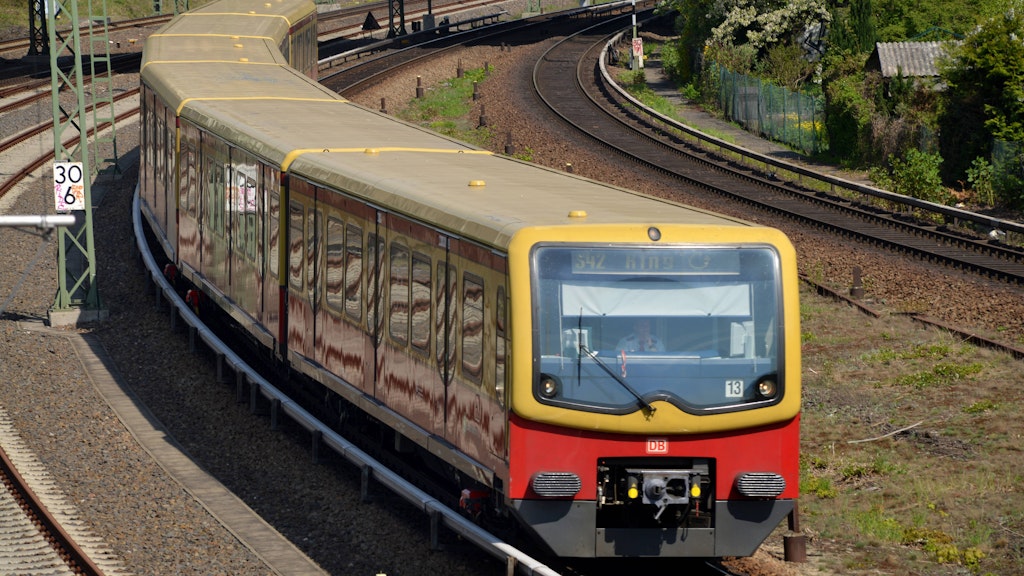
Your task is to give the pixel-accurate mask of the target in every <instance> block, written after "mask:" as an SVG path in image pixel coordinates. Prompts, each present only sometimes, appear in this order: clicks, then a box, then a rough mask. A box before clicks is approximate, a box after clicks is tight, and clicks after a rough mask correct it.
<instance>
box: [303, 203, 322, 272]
mask: <svg viewBox="0 0 1024 576" xmlns="http://www.w3.org/2000/svg"><path fill="white" fill-rule="evenodd" d="M306 218H307V220H306V234H305V235H304V236H303V238H305V239H306V247H305V253H306V286H309V287H310V288H311V289H312V288H313V287H314V286H316V282H315V280H316V278H315V276H314V275H315V274H316V263H317V261H316V257H317V252H318V250H317V244H318V242H317V239H318V237H319V236H320V234H319V232H320V227H319V226H318V224H319V223H320V211H319V210H310V211H309V212H308V213H307V214H306Z"/></svg>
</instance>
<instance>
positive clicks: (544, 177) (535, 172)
mask: <svg viewBox="0 0 1024 576" xmlns="http://www.w3.org/2000/svg"><path fill="white" fill-rule="evenodd" d="M252 5H260V4H259V3H255V2H251V1H247V0H223V1H221V2H217V3H215V4H214V5H211V6H209V7H207V8H206V9H205V10H206V11H207V12H208V14H207V15H209V16H211V18H212V17H214V16H215V15H216V14H224V13H226V11H229V10H231V9H235V8H233V7H236V6H237V7H239V9H241V8H242V7H249V6H252ZM271 5H272V6H276V7H277V9H279V10H280V11H281V12H282V13H289V12H296V13H298V12H302V11H303V10H306V9H310V8H311V7H312V6H313V5H312V4H311V3H309V2H308V1H306V0H274V1H273V2H272V3H271ZM288 7H293V8H288ZM198 11H200V12H202V11H204V8H200V9H198ZM231 18H233V19H237V16H232V17H231ZM176 22H177V20H176ZM209 23H210V27H209V28H208V30H214V29H215V28H216V26H215V24H216V21H215V20H210V22H209ZM173 27H174V25H173V24H172V25H171V27H170V28H173ZM150 42H153V45H152V47H150V44H149V43H150ZM193 42H196V43H200V44H201V46H200V47H198V48H193V47H191V44H192V43H193ZM271 53H276V54H271ZM280 60H281V58H280V54H279V53H278V51H277V47H276V45H275V43H274V42H271V41H269V40H253V39H250V40H241V41H235V40H234V39H231V38H223V37H209V38H206V37H199V38H192V37H185V36H177V35H175V34H165V35H164V36H163V37H157V38H156V39H152V38H151V40H150V41H148V42H147V46H146V52H145V54H144V60H143V62H144V63H143V68H142V77H143V81H144V82H145V83H146V85H147V86H149V87H150V88H151V89H153V90H155V91H157V92H158V93H159V94H160V96H161V98H162V99H163V100H164V101H165V102H166V103H167V104H168V105H170V106H172V107H173V108H174V109H175V110H177V111H178V113H179V115H180V117H181V118H182V119H184V120H187V121H189V122H191V123H194V124H196V125H198V126H201V127H203V128H204V129H208V130H211V131H212V132H214V133H215V134H217V135H218V136H220V137H222V138H224V139H225V140H227V141H228V142H231V143H233V144H235V145H238V146H240V147H241V148H243V149H245V150H248V151H251V152H253V153H254V154H256V155H258V156H259V157H260V158H262V159H263V160H265V161H267V162H269V163H271V164H273V165H276V166H278V167H280V168H281V169H282V170H287V171H289V172H290V173H291V174H293V175H295V176H299V177H303V178H307V179H309V180H310V181H313V182H315V183H318V184H320V185H323V186H327V187H330V188H334V189H337V190H341V191H344V192H346V193H349V194H352V195H354V196H356V197H359V198H362V199H365V200H366V201H368V202H371V203H373V204H376V205H378V206H381V207H383V208H385V209H388V210H392V211H395V212H398V213H401V214H405V215H407V216H409V217H413V218H417V219H422V220H424V221H426V222H429V223H431V224H433V225H435V226H437V227H439V228H442V229H446V230H450V231H452V232H454V233H457V234H459V235H462V236H464V237H466V238H470V239H473V240H475V241H477V242H480V243H483V244H486V245H488V246H491V247H493V248H495V249H499V250H504V249H506V248H507V247H508V243H509V242H510V241H511V238H512V236H514V234H515V233H516V232H517V231H518V230H520V229H522V228H525V227H529V226H555V225H565V224H574V225H588V224H610V223H627V224H629V223H637V224H652V223H660V224H667V223H679V224H694V225H741V224H742V225H749V224H748V223H745V222H741V221H739V220H735V219H731V218H725V217H722V216H719V215H715V214H712V213H710V212H705V211H701V210H696V209H692V208H684V207H682V206H680V205H679V204H675V203H672V202H668V201H664V200H659V199H656V198H651V197H648V196H644V195H641V194H637V193H634V192H629V191H626V190H623V189H620V188H616V187H612V186H608V185H605V184H601V183H598V182H594V181H591V180H587V179H583V178H578V177H574V176H571V175H568V174H566V173H564V172H561V171H557V170H551V169H547V168H542V167H538V166H535V165H532V164H528V163H525V162H519V161H516V160H512V159H508V158H503V157H498V156H494V155H492V154H491V153H489V152H486V151H483V150H479V149H476V148H474V147H472V146H470V145H468V144H465V143H463V142H459V141H457V140H454V139H452V138H448V137H445V136H442V135H439V134H436V133H433V132H430V131H428V130H426V129H424V128H420V127H418V126H414V125H411V124H408V123H405V122H402V121H400V120H396V119H393V118H390V117H388V116H386V115H385V114H382V113H379V112H375V111H372V110H369V109H367V108H363V107H361V106H358V105H356V104H353V103H351V102H348V101H346V100H345V99H344V98H342V97H341V96H339V95H337V94H335V93H333V92H332V91H330V90H328V89H327V88H324V87H323V86H321V85H319V84H317V83H316V82H314V81H312V80H310V79H309V78H307V77H306V76H303V75H302V74H301V73H299V72H297V71H295V70H293V69H292V68H289V67H288V66H287V65H285V64H283V63H282V62H281V61H280ZM570 212H573V213H575V214H576V215H577V216H579V215H580V214H581V213H583V212H585V213H586V217H584V218H580V217H570Z"/></svg>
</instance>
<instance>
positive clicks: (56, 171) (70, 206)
mask: <svg viewBox="0 0 1024 576" xmlns="http://www.w3.org/2000/svg"><path fill="white" fill-rule="evenodd" d="M53 200H54V206H55V207H56V208H57V212H68V211H70V210H85V180H84V174H83V173H82V163H81V162H54V163H53Z"/></svg>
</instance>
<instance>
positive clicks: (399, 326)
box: [388, 242, 410, 346]
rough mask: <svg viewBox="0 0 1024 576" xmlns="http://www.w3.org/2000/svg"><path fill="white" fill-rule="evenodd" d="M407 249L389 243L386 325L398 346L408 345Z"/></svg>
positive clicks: (395, 243)
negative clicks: (389, 267)
mask: <svg viewBox="0 0 1024 576" xmlns="http://www.w3.org/2000/svg"><path fill="white" fill-rule="evenodd" d="M409 272H410V270H409V249H408V248H406V247H405V246H402V245H401V244H398V243H397V242H392V243H391V279H390V280H391V282H390V290H389V292H390V293H389V295H388V296H389V297H388V325H389V332H390V334H391V339H392V340H394V341H395V342H396V343H397V344H398V345H400V346H405V345H406V344H408V343H409Z"/></svg>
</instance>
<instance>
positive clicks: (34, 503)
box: [0, 447, 103, 576]
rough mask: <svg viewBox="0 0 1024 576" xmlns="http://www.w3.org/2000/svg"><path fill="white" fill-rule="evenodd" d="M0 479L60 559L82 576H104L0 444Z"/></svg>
mask: <svg viewBox="0 0 1024 576" xmlns="http://www.w3.org/2000/svg"><path fill="white" fill-rule="evenodd" d="M0 480H2V482H3V484H4V485H5V486H6V487H7V489H8V490H10V491H11V493H12V494H13V495H14V496H15V499H16V500H17V501H18V504H19V505H20V506H21V507H22V509H23V510H24V511H25V514H26V515H27V516H28V517H29V518H30V519H31V520H32V522H33V523H34V524H35V525H36V526H37V527H38V528H39V531H40V533H42V534H43V536H44V538H45V539H46V540H47V541H48V542H49V543H50V545H51V546H53V548H54V550H56V551H57V554H58V555H59V556H60V557H61V559H62V560H63V561H64V562H65V563H66V564H67V565H68V567H69V568H71V570H72V571H73V572H74V573H75V574H80V575H83V576H103V571H102V570H101V569H100V567H99V566H97V565H96V563H95V562H93V560H92V558H90V557H89V555H88V554H87V553H86V552H85V551H84V550H83V549H82V547H81V546H79V545H78V543H77V542H75V540H74V538H72V537H71V535H70V534H68V533H67V531H66V530H64V527H63V526H61V523H60V521H59V520H57V518H56V517H54V515H53V514H51V513H50V511H49V510H48V509H47V508H46V506H45V505H43V503H42V502H41V501H40V499H39V497H38V496H37V495H36V493H35V491H34V490H32V487H31V486H29V484H28V482H26V481H25V478H24V477H23V476H22V475H21V473H19V472H18V469H17V467H15V465H14V462H12V461H11V459H10V457H9V456H8V455H7V451H6V450H4V449H3V448H2V447H0Z"/></svg>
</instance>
